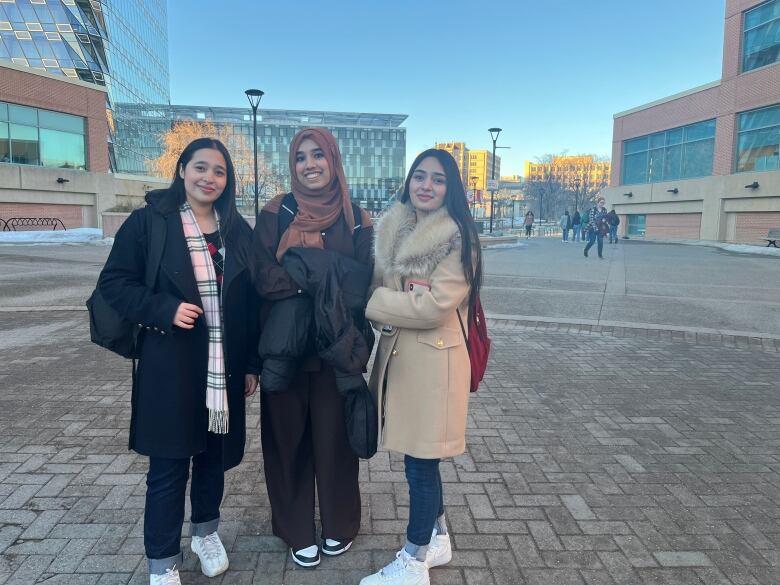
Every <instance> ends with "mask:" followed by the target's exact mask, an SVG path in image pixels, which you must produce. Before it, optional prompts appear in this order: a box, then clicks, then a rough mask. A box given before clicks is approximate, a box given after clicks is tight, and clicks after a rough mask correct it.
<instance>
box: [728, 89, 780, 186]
mask: <svg viewBox="0 0 780 585" xmlns="http://www.w3.org/2000/svg"><path fill="white" fill-rule="evenodd" d="M779 168H780V104H779V105H776V106H771V107H769V108H761V109H759V110H752V111H750V112H743V113H741V114H739V121H738V133H737V172H738V173H741V172H745V171H771V170H777V169H779Z"/></svg>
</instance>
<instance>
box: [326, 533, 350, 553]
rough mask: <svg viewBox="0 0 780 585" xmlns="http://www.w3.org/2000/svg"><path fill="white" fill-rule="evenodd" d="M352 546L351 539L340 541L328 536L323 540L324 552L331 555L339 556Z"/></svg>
mask: <svg viewBox="0 0 780 585" xmlns="http://www.w3.org/2000/svg"><path fill="white" fill-rule="evenodd" d="M351 546H352V541H351V540H348V541H345V542H340V541H338V540H333V539H332V538H326V539H325V540H323V541H322V553H323V554H326V555H328V556H330V557H337V556H338V555H340V554H342V553H345V552H347V551H348V550H349V547H351Z"/></svg>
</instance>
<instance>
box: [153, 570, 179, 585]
mask: <svg viewBox="0 0 780 585" xmlns="http://www.w3.org/2000/svg"><path fill="white" fill-rule="evenodd" d="M149 585H181V579H179V570H178V569H177V568H176V565H173V568H172V569H166V570H165V573H163V574H162V575H149Z"/></svg>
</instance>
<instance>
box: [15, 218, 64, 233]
mask: <svg viewBox="0 0 780 585" xmlns="http://www.w3.org/2000/svg"><path fill="white" fill-rule="evenodd" d="M0 221H2V220H0ZM3 224H4V225H3V231H4V232H15V231H18V230H17V229H16V228H22V229H24V228H37V227H49V228H51V229H52V230H56V229H57V228H58V227H61V228H62V229H63V230H66V229H67V228H66V227H65V224H64V223H62V220H61V219H60V218H58V217H12V218H10V219H7V220H5V221H3Z"/></svg>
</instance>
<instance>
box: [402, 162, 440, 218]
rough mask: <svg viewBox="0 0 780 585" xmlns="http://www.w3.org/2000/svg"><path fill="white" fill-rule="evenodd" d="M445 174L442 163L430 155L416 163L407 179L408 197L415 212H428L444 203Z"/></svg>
mask: <svg viewBox="0 0 780 585" xmlns="http://www.w3.org/2000/svg"><path fill="white" fill-rule="evenodd" d="M446 196H447V175H446V174H445V173H444V167H443V166H442V164H441V163H440V162H439V161H438V160H437V159H436V158H435V157H432V156H429V157H426V158H424V159H423V160H422V161H420V164H419V165H417V168H416V169H414V172H413V173H412V178H411V180H410V181H409V199H410V200H411V202H412V205H413V206H414V208H415V210H417V212H423V213H430V212H431V211H436V210H437V209H439V208H440V207H441V206H442V205H444V198H445V197H446Z"/></svg>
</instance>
